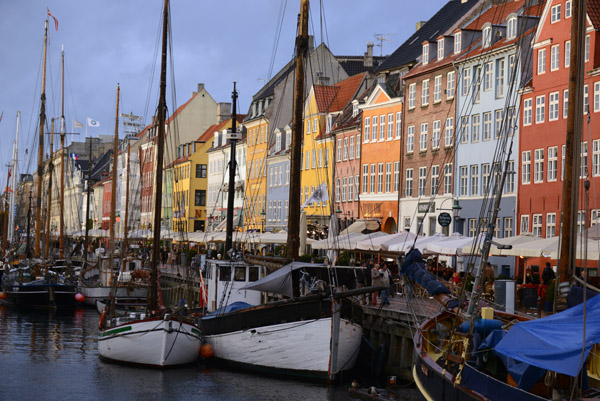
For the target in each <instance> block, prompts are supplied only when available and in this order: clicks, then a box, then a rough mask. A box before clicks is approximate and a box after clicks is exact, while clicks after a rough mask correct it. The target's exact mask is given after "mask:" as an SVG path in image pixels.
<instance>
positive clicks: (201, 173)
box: [196, 164, 207, 178]
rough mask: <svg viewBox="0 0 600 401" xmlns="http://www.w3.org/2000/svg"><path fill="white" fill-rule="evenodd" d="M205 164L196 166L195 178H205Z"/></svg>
mask: <svg viewBox="0 0 600 401" xmlns="http://www.w3.org/2000/svg"><path fill="white" fill-rule="evenodd" d="M206 172H207V169H206V164H196V178H206Z"/></svg>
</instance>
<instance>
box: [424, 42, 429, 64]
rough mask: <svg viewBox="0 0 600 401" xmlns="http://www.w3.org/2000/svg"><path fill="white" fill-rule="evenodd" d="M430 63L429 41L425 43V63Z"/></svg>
mask: <svg viewBox="0 0 600 401" xmlns="http://www.w3.org/2000/svg"><path fill="white" fill-rule="evenodd" d="M428 63H429V43H424V44H423V65H427V64H428Z"/></svg>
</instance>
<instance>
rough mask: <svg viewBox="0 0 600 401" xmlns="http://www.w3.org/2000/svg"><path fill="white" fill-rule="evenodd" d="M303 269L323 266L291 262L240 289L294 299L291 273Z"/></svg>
mask: <svg viewBox="0 0 600 401" xmlns="http://www.w3.org/2000/svg"><path fill="white" fill-rule="evenodd" d="M305 267H324V265H319V264H314V263H303V262H292V263H290V264H288V265H285V266H283V267H282V268H280V269H279V270H277V271H275V272H273V273H271V274H269V275H268V276H265V277H263V278H261V279H260V280H258V281H255V282H254V283H251V284H248V285H247V286H245V287H243V288H241V289H242V290H256V291H266V292H273V293H276V294H282V295H285V296H288V297H290V298H293V297H294V288H293V285H292V272H293V271H294V270H298V269H302V268H305Z"/></svg>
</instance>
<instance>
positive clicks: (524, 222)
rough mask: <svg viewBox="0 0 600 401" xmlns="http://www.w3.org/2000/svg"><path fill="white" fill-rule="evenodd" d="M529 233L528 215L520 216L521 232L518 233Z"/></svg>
mask: <svg viewBox="0 0 600 401" xmlns="http://www.w3.org/2000/svg"><path fill="white" fill-rule="evenodd" d="M528 232H529V215H528V214H522V215H521V231H520V233H521V234H523V233H528Z"/></svg>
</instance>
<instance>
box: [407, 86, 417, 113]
mask: <svg viewBox="0 0 600 401" xmlns="http://www.w3.org/2000/svg"><path fill="white" fill-rule="evenodd" d="M416 97H417V84H416V83H412V84H410V85H408V108H409V109H414V108H415V100H416Z"/></svg>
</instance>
